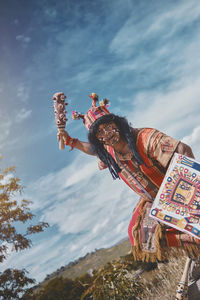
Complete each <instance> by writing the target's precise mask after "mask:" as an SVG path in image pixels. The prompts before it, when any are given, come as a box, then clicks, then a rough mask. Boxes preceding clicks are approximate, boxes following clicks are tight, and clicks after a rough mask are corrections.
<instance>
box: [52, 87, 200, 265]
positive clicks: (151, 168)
mask: <svg viewBox="0 0 200 300" xmlns="http://www.w3.org/2000/svg"><path fill="white" fill-rule="evenodd" d="M91 98H92V100H93V103H92V107H91V108H90V110H89V111H88V112H87V114H86V115H85V116H83V115H78V118H79V117H80V116H81V118H83V121H84V125H85V127H86V128H87V129H88V130H89V133H88V141H89V143H88V142H82V141H79V140H78V139H73V138H71V137H70V136H69V134H68V133H67V132H66V131H63V132H60V133H59V134H58V139H61V138H63V139H64V141H65V144H66V145H69V146H71V148H72V149H73V148H76V149H78V150H80V151H82V152H84V153H86V154H88V155H95V156H97V157H98V160H99V168H100V169H104V168H107V167H108V169H109V171H110V173H111V175H112V177H113V178H114V179H117V178H121V179H122V180H123V181H124V182H125V183H126V184H127V185H128V186H129V187H130V188H131V189H132V190H134V191H135V192H136V193H137V194H139V195H140V200H139V202H138V204H137V205H136V207H135V209H134V212H133V215H132V219H131V222H130V224H129V229H128V234H129V239H130V242H131V245H132V251H133V256H134V258H135V259H136V260H143V261H144V260H146V261H156V260H160V261H162V260H164V259H165V258H166V257H167V252H168V250H169V247H177V248H178V249H182V250H185V252H186V253H187V254H188V253H189V255H190V256H191V257H195V256H198V255H199V254H200V247H199V245H200V240H199V239H195V238H193V237H192V236H190V235H188V234H185V233H181V232H179V231H177V230H175V229H172V228H170V227H168V226H166V225H164V224H163V225H162V224H160V223H159V222H157V221H156V220H154V219H152V218H150V217H149V211H150V208H151V205H152V202H153V200H154V198H155V196H156V194H157V192H158V189H159V187H160V185H161V183H162V181H163V178H164V176H165V173H166V171H167V168H168V165H169V163H170V161H171V159H172V156H173V154H174V153H175V152H176V153H179V154H183V155H186V156H188V157H191V158H194V155H193V153H192V150H191V148H190V147H189V146H188V145H186V144H184V143H182V142H180V141H178V140H176V139H174V138H172V137H169V136H167V135H166V134H164V133H162V132H159V131H158V130H156V129H152V128H142V129H138V128H132V127H131V126H130V125H129V123H128V122H127V120H126V119H125V118H122V117H119V116H116V115H114V114H110V113H109V111H108V110H107V108H106V105H105V103H106V102H104V103H103V105H102V106H98V107H97V106H96V102H97V100H98V96H97V95H96V94H94V93H93V94H91Z"/></svg>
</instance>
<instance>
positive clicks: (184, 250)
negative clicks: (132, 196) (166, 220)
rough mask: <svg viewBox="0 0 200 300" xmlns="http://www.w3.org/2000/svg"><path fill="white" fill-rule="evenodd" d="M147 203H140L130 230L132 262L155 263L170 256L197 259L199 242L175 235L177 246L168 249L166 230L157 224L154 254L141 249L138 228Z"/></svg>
mask: <svg viewBox="0 0 200 300" xmlns="http://www.w3.org/2000/svg"><path fill="white" fill-rule="evenodd" d="M146 204H147V201H146V200H145V199H144V200H143V201H141V203H140V207H141V210H140V214H139V216H138V217H137V219H136V222H135V225H134V227H133V229H132V234H133V238H134V245H133V246H132V253H133V257H134V260H136V261H137V260H140V261H145V262H156V261H160V262H162V261H166V260H167V259H168V257H169V256H170V255H171V254H172V253H173V254H172V255H173V256H174V257H180V256H185V255H186V256H188V257H190V258H193V259H195V258H197V257H199V256H200V240H197V239H195V238H191V241H186V240H184V239H181V234H180V235H177V237H176V238H177V240H178V243H179V246H174V247H169V246H168V245H167V240H166V235H165V233H166V229H165V227H163V226H162V225H160V224H159V223H158V224H157V226H156V230H155V233H154V234H155V245H156V251H155V252H150V251H149V252H148V251H146V250H144V249H142V245H141V243H140V226H141V221H142V218H143V216H144V214H145V211H146Z"/></svg>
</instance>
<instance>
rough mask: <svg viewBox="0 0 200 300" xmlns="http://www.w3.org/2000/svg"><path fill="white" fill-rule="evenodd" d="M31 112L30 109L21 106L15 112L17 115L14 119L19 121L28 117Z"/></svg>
mask: <svg viewBox="0 0 200 300" xmlns="http://www.w3.org/2000/svg"><path fill="white" fill-rule="evenodd" d="M31 113H32V110H30V109H29V110H26V109H25V108H22V109H21V110H20V111H18V112H17V115H16V117H15V120H16V122H17V123H21V122H23V121H25V120H26V119H28V118H29V117H30V115H31Z"/></svg>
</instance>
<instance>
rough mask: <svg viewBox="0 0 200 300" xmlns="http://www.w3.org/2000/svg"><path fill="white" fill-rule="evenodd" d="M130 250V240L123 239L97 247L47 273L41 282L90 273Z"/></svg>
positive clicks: (73, 277) (72, 277)
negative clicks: (111, 244)
mask: <svg viewBox="0 0 200 300" xmlns="http://www.w3.org/2000/svg"><path fill="white" fill-rule="evenodd" d="M130 251H131V247H130V242H129V240H127V239H123V240H122V241H120V242H119V243H117V244H116V245H114V246H112V247H110V248H107V249H104V248H102V249H98V250H95V251H94V252H92V253H88V254H86V255H85V256H84V257H81V258H79V259H77V260H75V261H74V262H70V263H69V264H68V265H66V266H63V267H61V268H59V269H57V270H56V271H55V272H53V273H52V274H50V275H47V276H46V278H45V280H44V282H43V283H42V284H46V283H47V282H48V281H49V280H51V279H53V278H55V277H57V276H62V277H63V278H70V279H75V278H76V277H80V276H82V275H84V274H85V273H89V274H91V273H92V271H93V270H95V269H99V268H100V267H103V266H104V265H105V264H106V263H108V262H112V261H113V260H117V259H119V258H120V257H121V256H124V255H126V254H127V253H129V252H130Z"/></svg>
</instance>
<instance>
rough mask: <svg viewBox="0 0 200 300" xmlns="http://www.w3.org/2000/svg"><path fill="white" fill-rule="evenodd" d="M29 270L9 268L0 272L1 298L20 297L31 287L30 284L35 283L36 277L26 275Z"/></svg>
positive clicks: (7, 299)
mask: <svg viewBox="0 0 200 300" xmlns="http://www.w3.org/2000/svg"><path fill="white" fill-rule="evenodd" d="M26 273H27V271H26V270H25V269H23V270H17V269H7V270H5V271H4V272H3V273H0V299H6V300H10V299H15V300H16V299H20V298H21V295H22V294H24V293H27V292H28V291H29V293H30V289H29V288H26V286H28V285H29V284H33V283H35V280H34V279H31V278H28V277H26Z"/></svg>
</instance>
